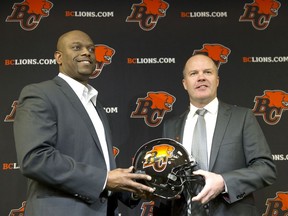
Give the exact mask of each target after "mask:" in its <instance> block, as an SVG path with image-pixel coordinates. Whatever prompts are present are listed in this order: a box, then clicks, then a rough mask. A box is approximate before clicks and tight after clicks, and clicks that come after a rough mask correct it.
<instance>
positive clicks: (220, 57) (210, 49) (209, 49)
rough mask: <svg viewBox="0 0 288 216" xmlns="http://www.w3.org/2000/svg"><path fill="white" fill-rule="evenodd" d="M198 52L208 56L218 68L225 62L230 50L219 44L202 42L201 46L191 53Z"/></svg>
mask: <svg viewBox="0 0 288 216" xmlns="http://www.w3.org/2000/svg"><path fill="white" fill-rule="evenodd" d="M199 53H200V54H205V55H207V56H208V57H210V58H211V59H212V60H213V61H214V62H215V64H216V66H217V67H218V68H219V67H220V65H221V64H224V63H227V61H228V56H229V54H230V53H231V50H230V49H229V48H227V47H225V46H223V45H221V44H203V48H202V49H201V50H195V51H194V53H193V54H199Z"/></svg>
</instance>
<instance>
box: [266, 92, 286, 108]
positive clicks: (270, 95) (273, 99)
mask: <svg viewBox="0 0 288 216" xmlns="http://www.w3.org/2000/svg"><path fill="white" fill-rule="evenodd" d="M262 98H267V99H269V104H268V106H270V107H277V108H281V109H288V94H287V93H286V92H284V91H269V90H265V91H264V95H263V97H262Z"/></svg>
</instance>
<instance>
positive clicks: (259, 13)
mask: <svg viewBox="0 0 288 216" xmlns="http://www.w3.org/2000/svg"><path fill="white" fill-rule="evenodd" d="M280 6H281V3H280V2H278V1H276V0H254V2H253V3H250V4H245V6H244V9H245V11H244V14H243V15H242V16H241V17H240V19H239V21H240V22H252V25H253V27H254V28H255V29H258V30H264V29H266V28H267V27H268V25H269V23H270V20H271V18H272V17H276V16H277V15H278V10H279V8H280Z"/></svg>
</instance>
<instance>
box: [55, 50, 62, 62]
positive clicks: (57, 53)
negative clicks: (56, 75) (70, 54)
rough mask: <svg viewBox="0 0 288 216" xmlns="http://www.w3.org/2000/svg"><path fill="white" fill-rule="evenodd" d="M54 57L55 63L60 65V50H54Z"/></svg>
mask: <svg viewBox="0 0 288 216" xmlns="http://www.w3.org/2000/svg"><path fill="white" fill-rule="evenodd" d="M54 58H55V59H56V62H57V64H59V65H62V53H61V52H60V51H58V50H57V51H55V52H54Z"/></svg>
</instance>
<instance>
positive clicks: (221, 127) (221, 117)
mask: <svg viewBox="0 0 288 216" xmlns="http://www.w3.org/2000/svg"><path fill="white" fill-rule="evenodd" d="M230 116H231V107H229V106H228V105H227V104H224V103H222V102H219V110H218V116H217V121H216V126H215V131H214V136H213V140H212V148H211V155H210V163H209V170H212V168H213V166H214V163H215V161H216V158H217V155H218V152H219V149H220V145H221V143H222V140H223V137H224V134H225V131H226V128H227V126H228V123H229V120H230Z"/></svg>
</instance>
